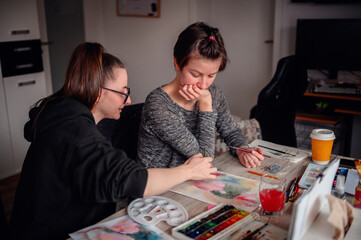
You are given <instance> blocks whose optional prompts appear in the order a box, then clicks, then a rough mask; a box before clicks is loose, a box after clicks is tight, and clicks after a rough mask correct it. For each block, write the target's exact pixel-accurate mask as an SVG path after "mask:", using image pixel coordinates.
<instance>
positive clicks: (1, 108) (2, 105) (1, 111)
mask: <svg viewBox="0 0 361 240" xmlns="http://www.w3.org/2000/svg"><path fill="white" fill-rule="evenodd" d="M0 72H1V68H0ZM0 77H1V74H0ZM0 154H1V156H0V179H3V178H6V177H8V176H10V175H12V174H14V173H15V166H14V161H13V153H12V147H11V138H10V130H9V119H8V112H7V106H6V100H5V90H4V82H3V81H2V79H1V78H0Z"/></svg>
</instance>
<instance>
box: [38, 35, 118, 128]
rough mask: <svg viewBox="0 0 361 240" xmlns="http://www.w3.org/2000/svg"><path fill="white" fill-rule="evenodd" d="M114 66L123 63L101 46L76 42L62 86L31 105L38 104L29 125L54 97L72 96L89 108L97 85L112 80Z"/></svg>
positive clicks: (93, 99)
mask: <svg viewBox="0 0 361 240" xmlns="http://www.w3.org/2000/svg"><path fill="white" fill-rule="evenodd" d="M116 68H125V66H124V64H123V63H122V62H121V61H120V60H119V59H118V58H117V57H115V56H113V55H111V54H109V53H106V52H105V49H104V47H103V46H102V45H100V44H99V43H90V42H84V43H81V44H79V45H78V46H77V47H76V48H75V50H74V51H73V53H72V55H71V57H70V61H69V64H68V68H67V71H66V77H65V82H64V85H63V87H62V88H61V89H60V90H59V91H57V92H55V93H53V94H52V95H50V96H48V97H45V98H43V99H40V100H39V101H37V102H36V103H35V104H34V106H35V107H36V106H39V107H40V111H39V113H38V115H37V116H36V119H35V121H34V125H33V127H35V123H36V120H37V118H38V117H39V115H40V113H41V112H42V110H43V109H44V107H45V106H46V104H47V103H48V102H49V101H50V100H52V99H54V98H58V97H62V96H67V97H72V98H75V99H77V100H79V101H81V102H82V103H84V104H85V105H86V106H87V107H88V108H89V109H90V110H91V109H92V108H93V107H94V105H95V103H96V100H97V98H98V95H99V92H100V91H101V87H102V86H104V84H105V82H107V81H112V79H114V70H115V69H116Z"/></svg>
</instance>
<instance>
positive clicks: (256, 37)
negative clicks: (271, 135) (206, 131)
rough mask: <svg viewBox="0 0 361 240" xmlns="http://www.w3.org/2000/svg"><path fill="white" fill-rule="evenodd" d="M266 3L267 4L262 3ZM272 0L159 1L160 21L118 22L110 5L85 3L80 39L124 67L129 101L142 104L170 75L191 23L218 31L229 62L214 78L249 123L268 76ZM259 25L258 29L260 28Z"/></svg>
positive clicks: (109, 1)
mask: <svg viewBox="0 0 361 240" xmlns="http://www.w3.org/2000/svg"><path fill="white" fill-rule="evenodd" d="M265 3H266V4H265ZM273 3H274V0H267V1H253V0H247V1H246V0H242V1H238V0H222V1H221V0H182V1H179V0H162V1H161V17H160V18H136V17H119V16H117V15H116V5H115V1H114V0H104V1H101V0H90V1H84V17H85V21H84V23H85V28H86V29H85V36H86V40H87V41H99V42H100V43H102V44H103V45H104V46H105V48H106V49H107V50H108V51H109V52H111V53H113V54H115V55H117V56H118V57H119V58H120V59H121V60H123V61H124V62H125V64H126V66H127V70H128V76H129V86H130V88H132V90H133V91H132V95H131V98H132V102H133V103H138V102H143V101H144V100H145V97H146V96H147V94H148V93H149V92H150V91H151V90H153V89H154V88H156V87H159V86H161V85H163V84H166V83H168V82H170V81H171V80H172V79H173V78H174V76H175V71H174V68H173V57H172V56H173V46H174V44H175V42H176V40H177V37H178V35H179V33H180V32H181V31H182V30H183V29H184V28H185V27H187V26H188V25H189V24H191V23H193V22H195V21H205V22H207V23H209V24H210V25H213V26H215V27H218V28H219V29H220V31H221V34H222V36H223V38H224V41H225V44H226V49H227V51H228V54H229V58H230V63H229V65H228V66H227V68H226V70H225V71H224V72H222V73H220V74H219V75H218V76H217V78H216V83H217V84H218V85H220V86H221V88H222V89H223V91H224V93H225V95H226V98H227V100H228V103H229V106H230V109H231V112H232V113H233V114H236V115H239V116H241V117H242V118H248V117H249V113H250V109H251V108H252V107H253V106H254V105H255V104H256V102H257V96H258V93H259V91H260V90H261V89H262V88H263V87H264V86H265V85H266V83H267V82H268V81H269V80H270V77H271V61H272V59H271V58H272V45H270V44H264V41H265V40H268V39H272V36H273V12H274V9H273ZM259 26H261V27H259Z"/></svg>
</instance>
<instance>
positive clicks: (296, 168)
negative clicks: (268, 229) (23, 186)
mask: <svg viewBox="0 0 361 240" xmlns="http://www.w3.org/2000/svg"><path fill="white" fill-rule="evenodd" d="M336 157H338V156H336V155H332V156H331V159H332V160H333V159H335V158H336ZM343 158H345V157H343ZM349 159H350V160H351V158H349ZM311 162H312V160H311V156H308V157H307V158H305V159H304V160H301V161H299V162H298V163H293V162H290V161H287V160H283V159H276V158H266V159H265V160H264V161H263V162H262V165H261V166H259V167H257V168H253V169H252V170H253V171H257V172H260V173H267V174H270V173H269V172H268V171H267V170H266V169H267V168H268V166H269V165H271V164H278V165H280V166H283V169H282V170H281V171H280V172H279V173H277V174H272V175H273V176H277V177H282V178H285V179H286V184H287V186H288V185H289V184H290V182H291V181H292V180H293V179H294V178H295V177H298V176H301V175H302V174H303V172H304V171H305V169H306V167H307V165H308V164H309V163H311ZM213 165H214V166H215V167H217V169H218V171H220V172H226V173H230V174H233V175H238V176H241V177H245V178H249V179H254V180H257V181H259V180H260V176H258V175H254V174H251V173H248V172H247V171H248V170H250V169H248V168H245V167H243V165H241V163H240V162H239V161H238V159H236V158H235V157H233V156H232V155H231V154H230V153H228V152H226V153H223V154H221V155H219V156H218V157H216V158H215V159H214V160H213ZM160 196H164V197H167V198H170V199H173V200H175V201H177V202H179V203H180V204H182V205H183V207H184V208H185V209H186V210H187V212H188V215H189V219H191V218H193V217H195V216H197V215H198V214H200V213H202V212H204V211H206V210H207V208H208V205H209V204H208V203H205V202H202V201H199V200H196V199H194V198H189V197H187V196H184V195H181V194H178V193H174V192H171V191H167V192H165V193H163V194H161V195H160ZM255 212H257V213H259V210H258V209H256V210H255ZM126 214H127V212H126V209H122V210H120V211H118V212H116V213H114V214H113V215H111V216H109V217H108V218H106V219H104V220H103V221H101V222H105V221H109V220H112V219H115V218H118V217H121V216H123V215H126ZM291 217H292V202H288V203H285V208H284V212H283V214H282V215H280V216H277V217H271V218H270V219H269V217H266V216H261V220H263V221H268V220H269V223H271V224H273V225H275V226H278V227H280V228H283V229H286V230H288V227H289V224H290V222H291ZM156 226H157V227H158V228H159V229H161V230H162V231H164V232H166V233H167V234H169V235H172V233H171V231H172V228H173V226H170V225H168V224H167V223H166V222H165V221H161V222H160V223H158V224H157V225H156ZM69 239H71V238H69Z"/></svg>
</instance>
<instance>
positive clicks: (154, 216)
mask: <svg viewBox="0 0 361 240" xmlns="http://www.w3.org/2000/svg"><path fill="white" fill-rule="evenodd" d="M128 215H129V217H130V218H131V219H133V220H134V221H136V222H137V223H140V224H144V225H154V224H157V223H159V222H160V221H166V222H167V223H168V224H169V225H171V226H178V225H179V224H181V223H183V222H185V221H187V220H188V213H187V211H186V210H185V209H184V207H183V206H182V205H180V204H179V203H177V202H176V201H174V200H172V199H169V198H166V197H159V196H152V197H145V198H137V199H135V200H134V201H132V202H131V203H130V204H129V206H128Z"/></svg>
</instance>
